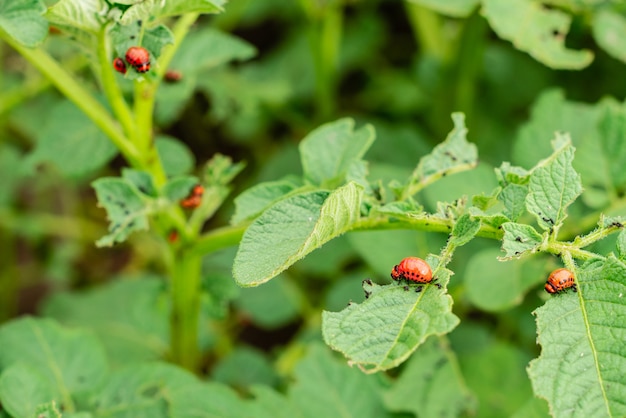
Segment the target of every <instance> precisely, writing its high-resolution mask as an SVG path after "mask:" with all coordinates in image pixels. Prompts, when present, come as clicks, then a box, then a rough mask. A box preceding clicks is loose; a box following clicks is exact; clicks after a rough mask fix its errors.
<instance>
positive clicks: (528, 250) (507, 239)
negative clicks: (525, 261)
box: [500, 222, 543, 260]
mask: <svg viewBox="0 0 626 418" xmlns="http://www.w3.org/2000/svg"><path fill="white" fill-rule="evenodd" d="M502 229H503V230H504V237H503V238H502V251H504V252H505V253H506V255H505V256H504V257H501V258H500V259H501V260H509V259H512V258H519V257H521V256H522V255H525V254H532V253H534V252H536V251H537V250H538V249H539V246H540V245H541V243H542V242H543V237H542V236H541V234H539V232H537V231H536V230H535V228H533V227H532V226H530V225H523V224H518V223H515V222H506V223H504V224H502Z"/></svg>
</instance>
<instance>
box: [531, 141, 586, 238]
mask: <svg viewBox="0 0 626 418" xmlns="http://www.w3.org/2000/svg"><path fill="white" fill-rule="evenodd" d="M553 147H554V153H553V154H552V156H550V157H548V158H547V159H545V160H543V161H541V162H540V163H539V164H537V166H536V167H535V168H534V169H533V171H532V174H531V175H530V183H529V185H528V195H527V196H526V209H527V210H528V212H530V213H532V214H533V215H535V217H536V218H537V222H538V223H539V226H541V227H542V228H543V229H552V228H559V227H560V226H561V224H562V223H563V221H564V220H565V218H566V217H567V213H566V209H567V207H568V206H569V205H570V204H571V203H572V202H574V200H576V198H577V197H578V196H579V195H580V194H581V193H582V185H581V181H580V174H578V173H577V172H576V170H574V168H573V167H572V161H573V160H574V147H573V146H572V144H571V142H570V139H569V135H561V134H558V133H557V134H556V138H555V140H554V142H553Z"/></svg>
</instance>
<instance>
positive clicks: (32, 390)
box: [0, 362, 61, 417]
mask: <svg viewBox="0 0 626 418" xmlns="http://www.w3.org/2000/svg"><path fill="white" fill-rule="evenodd" d="M60 399H61V393H60V392H59V391H58V390H57V387H56V385H54V384H52V382H50V381H49V380H48V379H47V378H46V377H45V376H44V375H43V374H42V373H40V372H39V371H38V370H37V369H36V368H34V367H32V366H29V365H28V364H27V363H20V362H18V363H14V364H13V365H11V366H9V367H8V368H7V369H6V370H4V371H3V372H2V374H1V375H0V403H1V404H2V408H3V409H5V410H6V411H8V412H9V413H10V414H11V415H12V416H14V417H33V416H35V411H37V407H38V406H39V405H40V404H43V403H46V402H50V401H52V400H57V401H59V400H60Z"/></svg>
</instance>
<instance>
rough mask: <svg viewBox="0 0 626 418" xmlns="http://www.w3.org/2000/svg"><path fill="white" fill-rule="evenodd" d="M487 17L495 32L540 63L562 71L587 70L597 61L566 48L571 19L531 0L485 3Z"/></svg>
mask: <svg viewBox="0 0 626 418" xmlns="http://www.w3.org/2000/svg"><path fill="white" fill-rule="evenodd" d="M482 13H483V15H484V16H485V17H486V18H487V20H488V21H489V24H490V25H491V27H492V28H493V30H494V31H495V32H496V33H497V34H498V36H500V37H501V38H503V39H506V40H508V41H511V42H512V43H513V45H514V46H515V47H516V48H517V49H520V50H522V51H525V52H528V53H529V54H530V55H531V56H532V57H533V58H535V59H536V60H537V61H540V62H542V63H543V64H545V65H547V66H549V67H552V68H558V69H572V70H574V69H580V68H584V67H586V66H587V65H589V64H590V63H591V61H592V60H593V54H592V53H591V51H589V50H580V51H577V50H573V49H568V48H566V47H565V36H566V35H567V32H568V31H569V26H570V22H571V20H572V19H571V17H569V16H568V15H567V14H566V13H564V12H562V11H560V10H556V9H548V8H546V7H544V6H543V5H542V4H541V3H540V2H535V1H527V0H483V8H482Z"/></svg>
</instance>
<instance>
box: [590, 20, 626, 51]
mask: <svg viewBox="0 0 626 418" xmlns="http://www.w3.org/2000/svg"><path fill="white" fill-rule="evenodd" d="M592 17H593V21H592V23H591V27H592V29H593V38H594V39H595V40H596V42H597V43H598V45H600V47H601V48H602V49H604V50H605V51H606V52H608V53H609V55H611V56H612V57H614V58H617V59H618V60H621V61H622V62H626V41H625V40H626V18H624V16H623V15H622V14H620V13H617V12H614V11H612V10H610V9H609V8H604V9H600V10H598V11H597V12H595V13H593V14H592Z"/></svg>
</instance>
